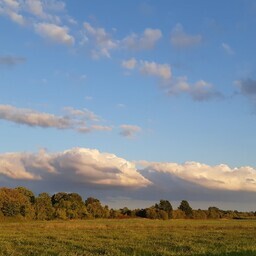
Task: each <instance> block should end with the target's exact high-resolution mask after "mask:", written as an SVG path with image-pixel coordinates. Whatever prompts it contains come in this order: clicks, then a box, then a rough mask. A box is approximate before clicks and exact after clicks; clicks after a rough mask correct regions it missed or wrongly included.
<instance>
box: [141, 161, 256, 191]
mask: <svg viewBox="0 0 256 256" xmlns="http://www.w3.org/2000/svg"><path fill="white" fill-rule="evenodd" d="M140 165H144V166H145V167H146V168H145V169H144V171H147V172H156V173H164V174H168V175H171V176H173V177H177V178H179V179H182V180H184V181H188V182H191V183H194V184H197V185H199V186H202V187H206V188H209V189H215V190H231V191H253V192H256V169H255V168H252V167H250V166H243V167H240V168H230V167H229V166H228V165H225V164H220V165H216V166H210V165H206V164H202V163H198V162H185V163H184V164H177V163H168V162H167V163H160V162H145V161H142V162H140Z"/></svg>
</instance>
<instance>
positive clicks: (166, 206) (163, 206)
mask: <svg viewBox="0 0 256 256" xmlns="http://www.w3.org/2000/svg"><path fill="white" fill-rule="evenodd" d="M155 208H157V209H159V210H162V211H165V212H166V213H167V214H168V218H169V219H171V218H172V213H173V208H172V205H171V203H170V202H169V201H168V200H160V202H159V204H156V205H155Z"/></svg>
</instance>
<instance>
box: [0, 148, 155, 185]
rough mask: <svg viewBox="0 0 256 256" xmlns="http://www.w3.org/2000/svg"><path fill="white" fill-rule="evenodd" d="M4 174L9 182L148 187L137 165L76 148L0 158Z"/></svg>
mask: <svg viewBox="0 0 256 256" xmlns="http://www.w3.org/2000/svg"><path fill="white" fill-rule="evenodd" d="M1 175H3V176H6V177H8V178H10V179H40V180H41V182H42V183H44V182H48V181H49V180H53V179H54V180H55V186H58V184H57V183H58V180H59V181H60V182H63V181H65V182H68V183H69V184H70V186H71V185H72V184H77V185H79V186H86V185H88V184H91V185H93V184H94V185H98V186H110V187H113V186H114V187H135V188H136V187H138V188H139V187H146V186H148V185H149V184H151V182H150V181H149V180H147V179H146V178H144V177H143V176H142V175H141V174H140V173H139V172H138V171H137V170H136V168H135V165H134V164H133V163H131V162H129V161H126V160H125V159H123V158H119V157H117V156H116V155H114V154H109V153H101V152H99V151H98V150H95V149H87V148H73V149H70V150H66V151H64V152H58V153H48V152H46V151H44V150H42V151H40V152H39V153H37V154H34V153H7V154H1V155H0V179H1Z"/></svg>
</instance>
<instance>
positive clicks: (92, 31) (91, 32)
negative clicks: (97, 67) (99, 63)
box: [82, 22, 118, 59]
mask: <svg viewBox="0 0 256 256" xmlns="http://www.w3.org/2000/svg"><path fill="white" fill-rule="evenodd" d="M84 29H85V32H86V36H85V38H84V39H83V43H82V44H84V43H86V42H88V37H89V38H90V39H91V40H92V41H93V42H92V43H93V44H95V49H93V50H92V57H93V58H95V59H98V58H100V57H108V58H110V57H111V54H110V52H111V50H113V49H115V48H117V47H118V42H117V41H115V40H113V39H112V37H111V35H110V34H109V33H107V32H106V31H105V29H104V28H95V27H93V26H92V25H91V24H90V23H88V22H84Z"/></svg>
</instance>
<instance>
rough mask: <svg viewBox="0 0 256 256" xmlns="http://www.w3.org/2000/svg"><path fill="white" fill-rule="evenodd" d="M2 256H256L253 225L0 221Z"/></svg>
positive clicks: (225, 222) (235, 222) (228, 222)
mask: <svg viewBox="0 0 256 256" xmlns="http://www.w3.org/2000/svg"><path fill="white" fill-rule="evenodd" d="M0 255H5V256H6V255H26V256H27V255H69V256H73V255H111V256H115V255H117V256H118V255H145V256H146V255H159V256H162V255H197V256H201V255H229V256H231V255H244V256H250V255H256V221H249V220H248V221H241V220H218V221H210V220H204V221H199V220H170V221H160V220H147V219H124V220H103V219H102V220H84V221H77V220H76V221H50V222H47V221H45V222H40V221H33V222H1V223H0Z"/></svg>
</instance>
